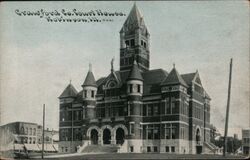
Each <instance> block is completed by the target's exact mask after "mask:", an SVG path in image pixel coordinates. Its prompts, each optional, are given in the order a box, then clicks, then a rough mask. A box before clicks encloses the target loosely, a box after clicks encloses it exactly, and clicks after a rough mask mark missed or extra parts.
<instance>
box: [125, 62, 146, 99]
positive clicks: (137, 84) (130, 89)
mask: <svg viewBox="0 0 250 160" xmlns="http://www.w3.org/2000/svg"><path fill="white" fill-rule="evenodd" d="M127 94H128V95H134V96H142V94H143V78H142V75H141V72H140V70H139V68H138V64H137V62H136V61H135V60H134V64H133V67H132V69H131V71H130V74H129V76H128V79H127Z"/></svg>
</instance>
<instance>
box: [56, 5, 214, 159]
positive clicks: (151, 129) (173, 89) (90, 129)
mask: <svg viewBox="0 0 250 160" xmlns="http://www.w3.org/2000/svg"><path fill="white" fill-rule="evenodd" d="M150 56H151V55H150V34H149V30H148V29H147V27H146V25H145V22H144V19H143V17H142V15H141V13H140V12H139V10H138V8H137V6H136V5H134V6H133V8H132V10H131V11H130V13H129V15H128V17H127V19H126V21H125V23H124V24H123V26H122V28H121V30H120V69H119V70H115V68H114V67H113V60H112V61H111V71H110V73H107V74H106V76H104V77H102V78H100V79H97V80H96V79H95V77H94V69H93V71H92V68H91V66H90V67H89V71H88V73H87V75H86V78H85V80H84V81H83V84H82V89H81V90H80V91H77V90H76V89H75V87H74V86H73V85H72V84H71V83H70V84H69V85H68V86H67V87H66V89H65V90H64V91H63V92H62V94H61V95H60V96H59V100H60V118H59V121H60V122H59V151H60V152H76V150H77V149H79V146H81V147H82V148H88V147H89V146H93V145H96V146H98V147H101V146H103V147H105V146H117V147H118V148H119V149H118V150H119V152H135V153H149V152H159V153H166V152H169V153H180V154H183V153H191V154H196V153H197V154H199V153H204V152H206V153H207V152H211V151H212V150H213V149H214V147H213V145H212V144H211V143H210V127H211V125H210V100H211V99H210V97H209V95H208V94H207V92H206V91H205V89H204V88H203V86H202V83H201V78H200V74H199V72H198V71H194V72H193V73H187V74H180V73H179V72H178V70H177V68H176V67H175V66H173V68H172V69H171V70H170V71H166V70H164V69H153V70H150ZM166 58H167V57H166ZM93 68H94V67H93ZM83 151H84V149H83Z"/></svg>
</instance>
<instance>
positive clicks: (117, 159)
mask: <svg viewBox="0 0 250 160" xmlns="http://www.w3.org/2000/svg"><path fill="white" fill-rule="evenodd" d="M45 159H48V160H50V159H60V160H125V159H140V160H143V159H154V160H157V159H160V160H161V159H245V158H244V157H243V156H236V155H228V156H226V157H223V156H222V155H208V154H200V155H194V154H167V153H161V154H157V153H151V154H149V153H109V154H85V155H77V154H76V155H72V154H71V155H68V156H67V155H65V157H62V156H60V157H53V158H45Z"/></svg>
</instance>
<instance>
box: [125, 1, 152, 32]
mask: <svg viewBox="0 0 250 160" xmlns="http://www.w3.org/2000/svg"><path fill="white" fill-rule="evenodd" d="M139 27H142V28H144V29H146V32H147V28H146V26H145V23H144V20H143V16H142V15H141V13H140V11H139V9H138V8H137V6H136V4H134V6H133V8H132V9H131V11H130V13H129V15H128V17H127V19H126V21H125V22H124V24H123V27H122V29H121V31H120V32H122V31H126V30H135V29H136V28H139ZM147 34H148V32H147Z"/></svg>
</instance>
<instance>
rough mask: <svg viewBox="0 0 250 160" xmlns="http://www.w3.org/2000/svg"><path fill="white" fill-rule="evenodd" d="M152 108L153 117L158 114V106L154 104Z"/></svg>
mask: <svg viewBox="0 0 250 160" xmlns="http://www.w3.org/2000/svg"><path fill="white" fill-rule="evenodd" d="M153 108H154V115H158V114H159V106H158V104H155V106H154V107H153Z"/></svg>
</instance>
